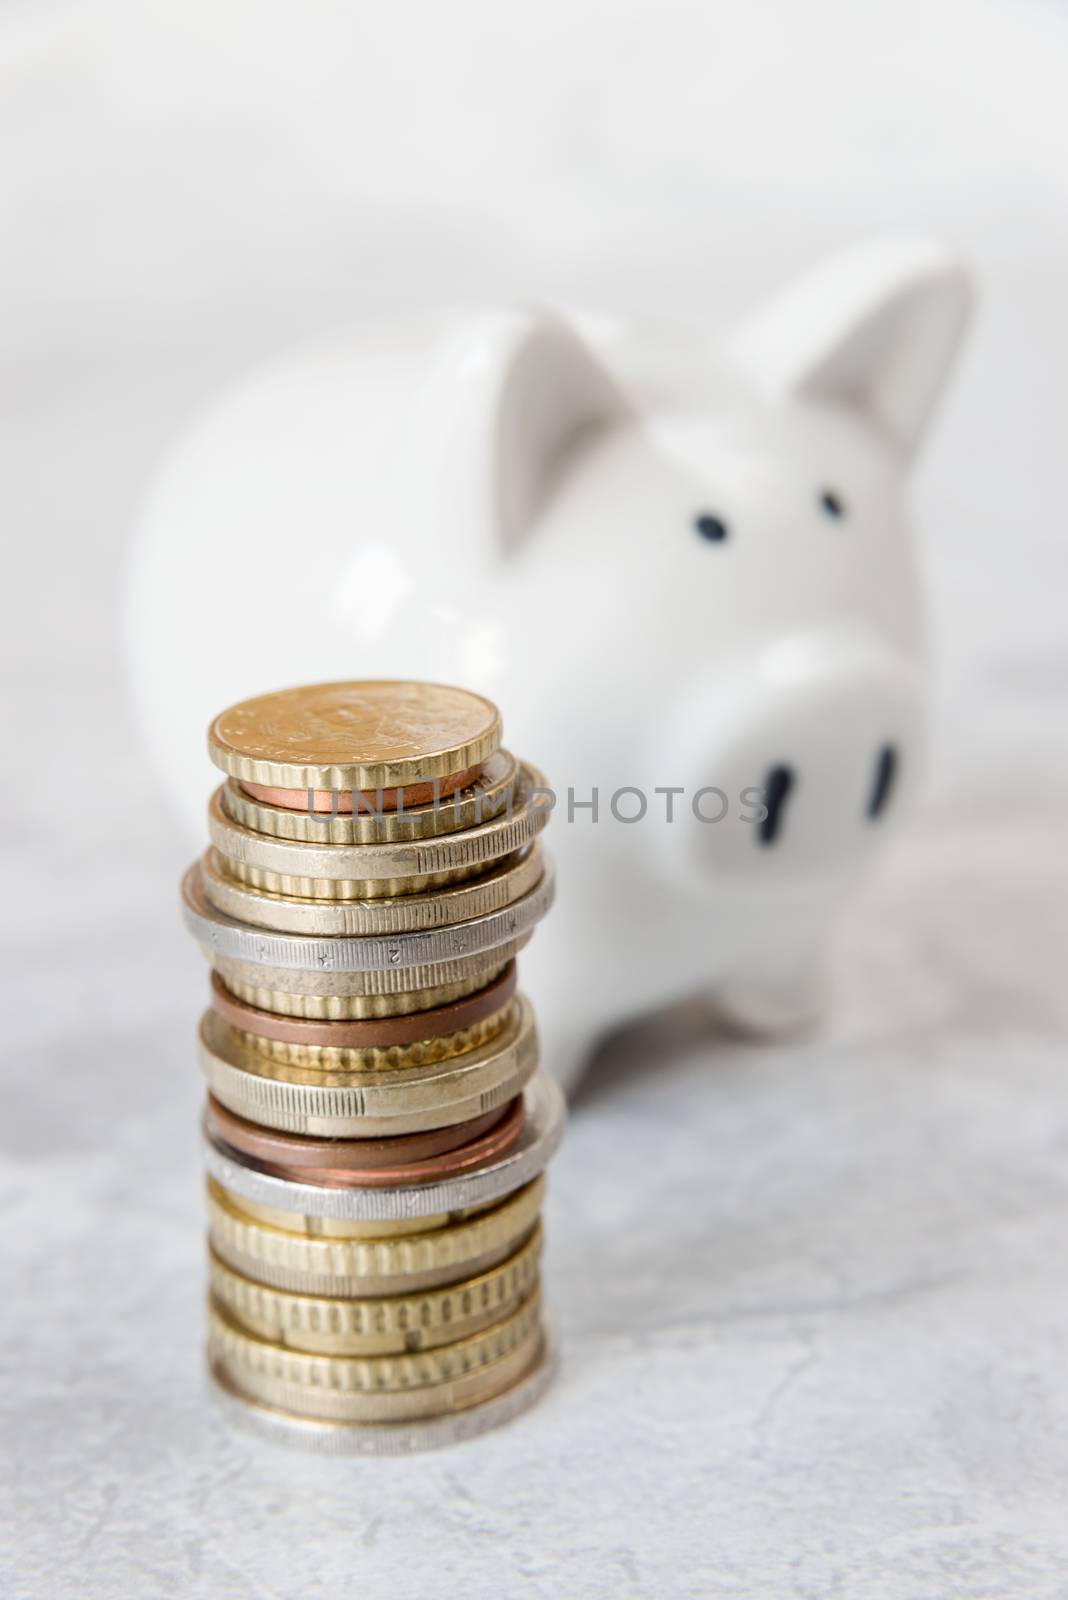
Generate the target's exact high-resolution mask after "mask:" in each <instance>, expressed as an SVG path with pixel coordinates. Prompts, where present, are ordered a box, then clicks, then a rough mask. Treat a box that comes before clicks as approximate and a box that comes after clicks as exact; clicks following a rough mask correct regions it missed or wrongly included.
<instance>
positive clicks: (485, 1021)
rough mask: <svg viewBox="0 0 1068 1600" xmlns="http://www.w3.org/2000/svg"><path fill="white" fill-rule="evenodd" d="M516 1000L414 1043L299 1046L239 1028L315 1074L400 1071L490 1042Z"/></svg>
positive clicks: (253, 1045)
mask: <svg viewBox="0 0 1068 1600" xmlns="http://www.w3.org/2000/svg"><path fill="white" fill-rule="evenodd" d="M510 1007H511V1002H508V1003H507V1004H505V1005H503V1006H500V1007H499V1008H498V1009H497V1010H496V1011H492V1012H491V1013H490V1015H489V1016H488V1017H481V1018H480V1019H479V1020H478V1021H477V1022H472V1023H471V1024H470V1025H469V1026H468V1027H466V1028H457V1029H456V1030H455V1032H453V1033H440V1034H437V1035H436V1036H435V1037H432V1038H426V1039H418V1040H416V1041H415V1042H414V1043H412V1044H393V1045H384V1046H383V1045H329V1044H327V1045H321V1044H293V1043H291V1042H290V1041H288V1040H286V1039H268V1038H266V1037H265V1036H264V1035H263V1034H261V1033H249V1032H248V1030H247V1029H245V1028H238V1029H236V1032H237V1034H238V1036H239V1038H240V1039H241V1040H242V1042H243V1043H244V1044H246V1045H248V1047H249V1049H250V1050H255V1051H256V1052H257V1054H259V1055H261V1056H266V1057H268V1059H269V1060H271V1061H281V1062H282V1063H283V1064H285V1065H287V1066H291V1067H306V1068H308V1069H309V1070H310V1071H312V1072H320V1073H323V1072H325V1073H331V1074H334V1073H336V1074H338V1075H339V1077H338V1081H339V1082H341V1083H344V1082H345V1081H346V1080H345V1078H344V1077H342V1076H340V1075H341V1074H343V1073H347V1072H394V1071H403V1070H405V1069H407V1068H409V1067H432V1066H434V1065H435V1064H436V1063H437V1062H438V1061H452V1060H453V1059H454V1058H455V1057H456V1056H462V1055H465V1054H466V1053H467V1052H468V1051H469V1050H477V1049H479V1048H480V1046H482V1045H484V1044H489V1043H490V1042H491V1041H492V1040H493V1039H495V1038H496V1037H497V1035H498V1034H499V1033H501V1032H502V1030H503V1029H504V1027H505V1024H506V1023H507V1021H508V1017H509V1014H510Z"/></svg>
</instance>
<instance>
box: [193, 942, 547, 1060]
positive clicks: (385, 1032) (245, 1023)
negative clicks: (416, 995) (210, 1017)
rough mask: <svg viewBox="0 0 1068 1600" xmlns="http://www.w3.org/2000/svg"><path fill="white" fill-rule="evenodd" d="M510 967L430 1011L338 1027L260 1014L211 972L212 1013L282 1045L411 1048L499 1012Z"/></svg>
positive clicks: (511, 981)
mask: <svg viewBox="0 0 1068 1600" xmlns="http://www.w3.org/2000/svg"><path fill="white" fill-rule="evenodd" d="M515 984H516V967H515V962H514V961H509V963H508V965H507V966H506V967H505V969H504V971H503V972H502V973H501V974H500V975H499V977H497V978H495V979H494V981H493V982H492V983H489V984H487V985H486V987H485V988H484V989H476V991H475V993H474V994H469V995H465V996H464V997H463V999H461V1000H453V1001H451V1002H450V1003H449V1004H448V1005H444V1006H434V1007H432V1008H431V1009H430V1010H429V1011H414V1012H409V1013H407V1014H402V1015H400V1016H396V1017H365V1018H362V1019H360V1018H357V1019H352V1020H345V1021H342V1022H319V1021H316V1020H314V1019H312V1020H308V1019H307V1018H304V1017H285V1016H281V1015H279V1013H278V1012H276V1011H261V1010H260V1008H259V1007H258V1006H250V1005H248V1004H247V1002H246V1001H244V1000H239V999H238V998H237V996H236V995H232V994H231V993H230V991H229V990H228V989H227V987H226V985H225V984H224V983H223V981H222V979H221V978H220V977H219V974H218V973H217V972H213V973H212V975H211V1004H212V1009H213V1010H215V1011H217V1012H218V1013H219V1015H220V1016H221V1017H223V1018H225V1020H226V1021H227V1022H228V1023H230V1025H231V1026H232V1027H234V1028H238V1029H239V1030H240V1031H241V1032H242V1033H254V1034H256V1035H257V1036H258V1037H259V1038H261V1039H278V1040H280V1041H281V1042H282V1043H283V1044H296V1045H325V1046H326V1047H327V1048H336V1049H340V1050H346V1049H347V1050H351V1049H356V1050H360V1049H364V1050H376V1049H382V1050H388V1049H389V1048H390V1046H391V1045H405V1044H417V1043H419V1041H420V1040H422V1039H436V1038H439V1037H441V1036H442V1035H445V1034H450V1033H459V1032H460V1030H461V1029H462V1028H470V1027H473V1026H474V1024H475V1023H476V1022H481V1021H482V1020H483V1018H484V1017H488V1016H491V1015H492V1013H493V1012H494V1011H500V1010H501V1009H502V1008H503V1007H504V1006H506V1005H507V1004H508V1002H509V1000H511V998H512V996H513V994H514V993H515Z"/></svg>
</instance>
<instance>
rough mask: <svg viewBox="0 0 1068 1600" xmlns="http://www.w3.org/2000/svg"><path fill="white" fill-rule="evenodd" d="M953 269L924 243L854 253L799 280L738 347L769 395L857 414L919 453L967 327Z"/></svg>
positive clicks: (962, 277)
mask: <svg viewBox="0 0 1068 1600" xmlns="http://www.w3.org/2000/svg"><path fill="white" fill-rule="evenodd" d="M970 304H971V286H970V282H969V279H968V276H967V274H966V273H965V271H964V270H963V268H962V267H961V266H960V265H959V263H958V262H957V261H956V260H955V259H954V258H953V257H952V256H951V255H950V253H949V252H948V251H946V250H945V249H943V248H942V247H941V246H939V245H937V244H934V243H930V242H925V241H905V240H902V241H886V242H882V243H872V244H870V245H864V246H861V247H860V248H859V249H857V250H854V251H851V252H850V253H849V254H847V255H845V256H842V257H840V258H838V259H836V260H834V261H831V262H829V263H828V264H827V265H826V266H824V267H822V268H820V269H818V270H817V271H816V272H815V273H813V274H812V275H811V277H808V278H805V279H803V280H802V281H801V282H800V283H799V284H798V285H797V286H796V287H795V288H794V289H792V290H790V291H788V292H787V293H786V294H784V295H783V296H782V298H781V299H779V300H777V301H775V302H773V304H772V305H771V306H770V307H769V308H768V309H767V310H766V311H765V312H764V313H763V314H762V315H760V316H758V317H757V318H756V319H755V320H754V322H753V324H752V325H751V326H750V327H748V328H744V329H743V330H742V332H741V334H740V336H739V337H738V339H737V340H736V341H735V344H734V353H735V355H736V357H737V358H738V359H739V360H740V361H741V363H742V364H743V365H744V366H745V368H746V369H747V370H748V372H749V373H750V374H751V375H752V376H753V377H754V378H755V380H756V382H757V383H758V385H759V386H760V387H761V388H762V389H764V390H765V391H766V392H767V393H770V394H779V395H794V396H798V397H801V398H811V399H814V400H824V401H829V402H831V403H832V404H840V405H848V406H853V407H856V408H857V409H858V410H860V411H862V412H863V413H864V414H865V415H866V416H868V417H869V418H870V419H871V421H872V422H873V423H874V424H875V426H877V427H878V428H879V429H880V430H881V431H882V432H883V433H885V434H886V435H888V436H889V438H891V439H892V440H893V441H894V443H895V444H896V445H897V446H898V447H899V449H900V450H901V451H902V452H903V454H904V455H905V456H906V457H907V456H911V455H912V453H913V452H914V451H915V449H916V448H917V446H918V444H919V442H920V440H921V438H922V436H923V431H924V428H925V427H926V425H927V421H928V419H929V417H930V416H931V414H932V412H933V411H934V407H935V403H936V401H937V400H938V396H939V394H940V392H941V389H942V385H943V383H944V381H945V379H946V377H947V375H948V372H949V369H950V367H951V366H952V364H953V358H954V356H955V354H956V351H957V348H958V345H959V344H960V340H961V335H962V334H963V332H964V328H965V325H966V323H967V320H968V312H969V309H970Z"/></svg>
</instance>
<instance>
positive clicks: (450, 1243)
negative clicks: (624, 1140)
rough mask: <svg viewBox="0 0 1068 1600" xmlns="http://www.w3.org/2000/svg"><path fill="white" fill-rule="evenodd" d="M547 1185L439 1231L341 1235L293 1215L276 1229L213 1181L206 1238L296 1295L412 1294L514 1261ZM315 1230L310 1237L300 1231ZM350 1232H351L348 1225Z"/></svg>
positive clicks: (239, 1265) (224, 1255)
mask: <svg viewBox="0 0 1068 1600" xmlns="http://www.w3.org/2000/svg"><path fill="white" fill-rule="evenodd" d="M544 1198H545V1180H544V1178H541V1177H538V1178H535V1179H534V1180H533V1182H532V1183H528V1184H526V1185H525V1186H524V1187H523V1188H522V1189H519V1190H517V1191H516V1193H515V1194H511V1195H509V1196H508V1198H507V1200H503V1201H501V1202H500V1203H499V1204H497V1205H495V1206H491V1207H490V1208H489V1209H487V1210H483V1211H479V1212H478V1213H476V1214H475V1215H474V1216H470V1217H466V1218H465V1219H464V1220H462V1221H460V1222H449V1223H447V1224H446V1225H445V1226H444V1227H427V1226H426V1222H427V1221H428V1220H429V1221H430V1222H433V1221H434V1220H435V1219H433V1218H430V1219H424V1220H423V1222H422V1224H421V1225H420V1226H421V1231H419V1232H415V1233H405V1234H391V1235H387V1236H385V1237H383V1236H381V1235H378V1234H374V1235H372V1233H371V1231H370V1228H369V1227H368V1226H366V1225H363V1224H361V1227H362V1228H363V1232H362V1234H361V1235H358V1236H356V1235H350V1236H348V1237H343V1236H339V1235H337V1234H334V1233H329V1234H327V1233H326V1232H325V1230H323V1229H322V1227H321V1224H322V1221H323V1219H321V1218H305V1217H303V1216H299V1217H297V1216H294V1218H293V1228H292V1229H290V1228H280V1227H276V1226H274V1225H273V1224H272V1223H270V1222H267V1221H263V1220H261V1219H260V1218H259V1217H256V1216H254V1215H253V1214H252V1209H253V1208H250V1207H247V1206H246V1203H245V1202H244V1201H240V1202H239V1201H237V1200H236V1199H235V1198H234V1196H232V1195H231V1194H229V1192H228V1191H227V1190H226V1189H224V1188H223V1187H222V1186H221V1185H220V1184H217V1183H215V1182H214V1181H209V1183H208V1233H209V1237H210V1239H211V1243H212V1247H213V1248H214V1250H215V1253H216V1254H217V1255H218V1256H220V1257H221V1259H222V1260H223V1261H225V1262H226V1263H227V1265H228V1266H231V1267H233V1268H234V1270H235V1271H236V1272H240V1273H242V1274H243V1276H244V1277H246V1278H252V1279H253V1280H254V1282H256V1283H265V1284H269V1285H270V1286H271V1287H272V1288H276V1289H288V1290H291V1291H293V1292H294V1293H296V1294H312V1295H330V1296H333V1297H338V1296H346V1297H353V1298H357V1299H360V1298H363V1297H364V1296H366V1295H376V1294H388V1295H398V1294H410V1293H413V1292H414V1291H416V1290H421V1289H433V1288H437V1287H438V1286H440V1285H441V1284H445V1283H455V1282H456V1281H457V1280H458V1279H460V1278H470V1277H474V1276H475V1274H476V1273H479V1272H486V1271H488V1270H489V1268H490V1267H493V1266H496V1265H497V1263H498V1262H500V1261H503V1260H504V1259H505V1257H506V1256H509V1255H511V1254H512V1252H513V1251H514V1250H515V1249H516V1248H517V1246H518V1245H519V1244H520V1242H521V1241H522V1240H523V1239H524V1238H525V1237H526V1235H527V1234H528V1233H529V1232H530V1230H531V1228H533V1226H534V1224H535V1222H536V1221H537V1220H538V1213H539V1212H540V1210H541V1207H542V1201H543V1200H544ZM312 1223H314V1224H317V1225H319V1226H318V1228H317V1231H316V1232H315V1233H312V1232H310V1231H309V1232H298V1231H296V1228H297V1227H298V1226H299V1225H300V1224H312ZM348 1226H350V1227H351V1224H349V1225H348Z"/></svg>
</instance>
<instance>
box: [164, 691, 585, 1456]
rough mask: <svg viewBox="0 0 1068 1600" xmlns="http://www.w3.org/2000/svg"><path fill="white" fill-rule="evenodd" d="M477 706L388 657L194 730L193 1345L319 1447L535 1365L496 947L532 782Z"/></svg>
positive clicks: (548, 1147)
mask: <svg viewBox="0 0 1068 1600" xmlns="http://www.w3.org/2000/svg"><path fill="white" fill-rule="evenodd" d="M500 731H501V730H500V717H499V715H498V712H497V710H496V708H495V707H494V706H492V705H491V704H490V703H489V702H488V701H486V700H484V699H482V698H481V697H480V696H479V695H474V694H470V693H468V692H467V691H465V690H460V689H453V688H446V687H444V686H441V685H435V684H421V683H392V682H364V683H336V684H323V685H318V686H313V687H309V688H302V689H291V690H285V691H282V692H281V693H278V694H270V695H264V696H261V697H260V698H258V699H254V700H248V701H245V702H243V703H242V704H240V705H237V706H233V707H232V708H231V709H230V710H229V711H225V712H223V713H222V715H221V716H219V717H217V718H216V720H215V722H214V723H213V724H212V727H211V729H210V731H209V736H208V745H209V751H210V754H211V758H212V760H213V761H214V763H215V765H216V766H218V767H220V768H221V769H222V771H223V772H224V773H225V774H226V782H225V783H224V784H223V785H222V787H221V788H220V789H219V790H217V791H216V793H215V794H214V796H213V797H212V800H211V803H210V806H209V832H210V836H211V847H210V848H209V849H208V851H207V852H206V854H205V855H204V857H203V859H202V860H201V861H200V862H198V863H196V864H195V865H194V866H193V867H191V868H190V870H189V872H188V873H187V874H186V877H185V880H184V882H183V886H182V891H183V898H184V902H185V916H186V921H187V924H188V926H189V928H190V930H191V931H192V933H193V935H194V937H195V938H196V939H197V941H198V943H199V944H200V945H201V947H202V948H203V950H204V952H205V954H206V955H207V956H208V958H209V960H210V961H211V963H212V966H213V969H214V970H213V972H212V977H211V1006H210V1008H209V1009H208V1011H206V1012H205V1014H204V1017H203V1020H202V1022H201V1025H200V1059H201V1064H202V1067H203V1071H204V1074H205V1076H206V1078H207V1081H208V1090H209V1094H208V1102H207V1108H206V1111H205V1119H204V1121H205V1151H206V1162H207V1168H208V1212H209V1238H210V1248H211V1256H210V1279H211V1300H210V1308H209V1322H210V1332H209V1340H208V1353H209V1361H210V1365H211V1370H212V1373H213V1376H214V1377H215V1379H216V1382H217V1383H218V1385H219V1387H220V1389H221V1391H222V1392H223V1394H224V1395H225V1396H226V1397H227V1399H228V1401H230V1402H232V1409H233V1410H234V1413H235V1415H237V1416H240V1417H242V1418H244V1419H245V1420H249V1421H253V1422H256V1423H257V1424H258V1425H260V1426H261V1427H264V1428H268V1429H270V1430H272V1431H274V1432H276V1433H278V1432H281V1433H282V1434H283V1435H284V1436H286V1437H290V1438H291V1437H298V1438H307V1439H309V1440H311V1441H313V1442H315V1443H319V1444H322V1445H323V1446H325V1447H326V1448H328V1449H333V1450H341V1451H346V1452H353V1453H358V1454H362V1453H378V1452H382V1451H397V1450H412V1449H419V1448H422V1447H428V1446H431V1445H435V1444H441V1443H446V1442H450V1441H452V1440H455V1439H460V1438H465V1437H468V1436H469V1435H471V1434H474V1433H478V1432H481V1431H483V1429H484V1428H486V1427H489V1426H491V1425H493V1424H495V1423H498V1422H502V1421H505V1420H507V1419H508V1418H509V1417H512V1416H514V1415H515V1414H516V1413H517V1412H518V1411H520V1410H521V1409H523V1408H524V1407H525V1406H527V1405H529V1404H530V1403H531V1402H532V1401H533V1400H534V1399H535V1398H536V1397H537V1396H538V1395H539V1394H540V1393H541V1391H542V1390H543V1388H544V1387H545V1384H546V1382H547V1381H548V1377H549V1375H550V1368H551V1350H550V1340H549V1337H548V1335H547V1333H546V1330H545V1327H544V1324H543V1320H542V1310H541V1303H540V1287H539V1254H540V1250H541V1231H540V1222H539V1215H540V1210H541V1203H542V1198H543V1192H544V1178H543V1176H542V1174H543V1172H544V1169H545V1166H546V1163H547V1162H548V1160H549V1158H550V1156H551V1155H552V1154H553V1152H554V1150H555V1149H556V1146H557V1144H558V1143H559V1140H560V1135H561V1133H562V1130H563V1121H564V1107H563V1100H562V1096H561V1094H560V1091H559V1089H558V1088H557V1087H556V1085H555V1083H554V1082H553V1081H552V1080H551V1079H549V1078H547V1077H546V1076H545V1075H544V1074H542V1073H539V1072H538V1071H537V1067H538V1046H537V1035H536V1032H535V1027H534V1018H533V1015H532V1012H531V1007H530V1005H529V1003H528V1001H526V1000H525V999H524V998H523V997H522V996H521V995H519V994H518V993H517V991H516V970H515V958H516V955H517V953H518V952H519V951H520V950H521V949H522V947H523V945H524V944H525V943H526V942H527V940H528V939H529V938H530V935H531V933H532V931H533V929H534V927H535V924H536V923H537V922H538V920H539V919H540V918H541V917H542V916H543V915H544V913H545V912H546V911H547V910H548V908H549V905H550V902H551V899H552V876H551V871H550V868H549V865H548V862H547V860H546V858H545V856H544V855H543V853H542V850H541V846H540V844H539V842H538V834H539V833H540V831H541V829H542V827H543V825H544V823H545V822H546V820H547V818H548V815H549V809H550V806H549V799H548V796H547V795H546V794H545V793H544V792H540V791H541V785H542V779H541V777H540V775H539V774H538V773H537V772H535V771H534V769H533V768H531V767H529V766H527V765H526V764H525V763H523V762H519V761H516V760H515V758H514V757H512V756H511V755H509V754H508V752H507V751H505V750H502V749H501V748H500ZM246 1402H247V1404H246Z"/></svg>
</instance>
